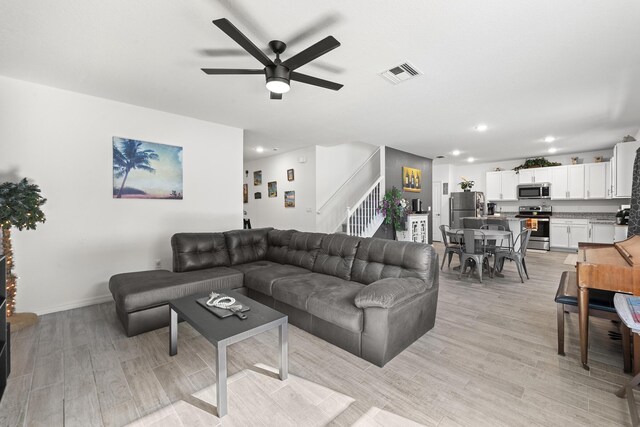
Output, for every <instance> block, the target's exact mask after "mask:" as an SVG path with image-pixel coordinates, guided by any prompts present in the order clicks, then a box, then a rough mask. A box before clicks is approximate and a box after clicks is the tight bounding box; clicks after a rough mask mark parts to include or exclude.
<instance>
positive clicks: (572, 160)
mask: <svg viewBox="0 0 640 427" xmlns="http://www.w3.org/2000/svg"><path fill="white" fill-rule="evenodd" d="M578 160H579V158H578V157H572V158H571V164H572V165H577V164H578Z"/></svg>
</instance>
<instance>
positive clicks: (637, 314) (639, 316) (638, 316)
mask: <svg viewBox="0 0 640 427" xmlns="http://www.w3.org/2000/svg"><path fill="white" fill-rule="evenodd" d="M626 299H627V304H628V305H629V311H630V312H631V317H633V321H634V322H636V323H640V297H634V296H628V297H627V298H626Z"/></svg>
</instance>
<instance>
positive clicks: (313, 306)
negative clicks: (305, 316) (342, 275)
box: [307, 282, 366, 332]
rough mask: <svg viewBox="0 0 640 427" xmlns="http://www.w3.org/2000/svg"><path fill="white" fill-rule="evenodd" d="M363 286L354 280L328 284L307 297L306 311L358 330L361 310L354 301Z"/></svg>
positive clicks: (354, 330)
mask: <svg viewBox="0 0 640 427" xmlns="http://www.w3.org/2000/svg"><path fill="white" fill-rule="evenodd" d="M363 288H366V286H365V285H363V284H361V283H356V282H346V283H340V284H336V285H328V286H326V287H324V288H322V289H320V290H318V291H316V292H314V293H313V294H312V295H311V296H310V297H309V299H307V311H308V312H309V313H310V314H312V315H314V316H316V317H319V318H320V319H322V320H326V321H327V322H329V323H332V324H334V325H336V326H340V327H341V328H344V329H347V330H349V331H352V332H360V331H362V327H363V324H364V321H363V310H362V309H360V308H358V307H356V305H355V302H354V301H355V297H356V295H357V294H358V293H359V292H360V291H361V290H362V289H363Z"/></svg>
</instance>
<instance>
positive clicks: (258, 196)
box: [253, 191, 262, 199]
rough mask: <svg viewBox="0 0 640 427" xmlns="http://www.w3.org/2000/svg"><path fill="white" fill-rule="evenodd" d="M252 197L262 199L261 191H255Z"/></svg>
mask: <svg viewBox="0 0 640 427" xmlns="http://www.w3.org/2000/svg"><path fill="white" fill-rule="evenodd" d="M253 198H254V199H262V193H261V192H259V191H258V192H257V193H255V194H254V195H253Z"/></svg>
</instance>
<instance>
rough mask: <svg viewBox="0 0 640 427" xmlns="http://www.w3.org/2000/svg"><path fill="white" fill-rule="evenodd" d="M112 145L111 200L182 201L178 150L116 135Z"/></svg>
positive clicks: (171, 146) (180, 155)
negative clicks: (151, 175)
mask: <svg viewBox="0 0 640 427" xmlns="http://www.w3.org/2000/svg"><path fill="white" fill-rule="evenodd" d="M112 143H113V198H114V199H124V198H126V199H177V200H182V147H177V146H175V145H166V144H158V143H155V142H146V141H138V140H136V139H128V138H119V137H117V136H114V137H113V138H112ZM149 174H153V178H151V177H150V176H149ZM120 178H122V180H120ZM125 185H126V186H125Z"/></svg>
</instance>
